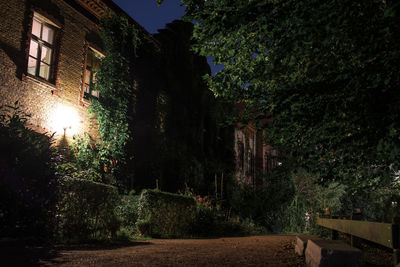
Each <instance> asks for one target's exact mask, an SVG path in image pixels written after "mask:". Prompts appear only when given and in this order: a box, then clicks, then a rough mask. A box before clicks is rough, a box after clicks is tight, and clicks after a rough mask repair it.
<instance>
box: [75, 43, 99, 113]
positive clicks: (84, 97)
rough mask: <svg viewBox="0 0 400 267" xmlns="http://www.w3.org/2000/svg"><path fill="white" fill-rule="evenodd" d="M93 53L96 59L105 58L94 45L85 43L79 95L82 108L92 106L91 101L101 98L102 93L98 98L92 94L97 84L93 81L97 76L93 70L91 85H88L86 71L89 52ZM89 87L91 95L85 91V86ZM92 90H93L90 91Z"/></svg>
mask: <svg viewBox="0 0 400 267" xmlns="http://www.w3.org/2000/svg"><path fill="white" fill-rule="evenodd" d="M90 51H91V52H92V53H93V54H94V56H95V57H96V55H97V56H98V57H99V58H104V57H105V55H104V54H103V53H102V52H100V51H99V49H96V48H95V46H94V45H91V44H90V43H89V42H87V41H86V42H85V45H84V62H83V66H82V79H81V92H80V94H79V99H80V104H81V105H82V106H88V105H90V100H91V99H99V98H100V93H98V97H96V96H94V95H93V94H92V93H91V92H92V91H94V90H93V86H94V84H95V82H94V81H93V76H95V75H94V74H95V73H96V72H93V70H90V72H91V73H90V78H89V84H88V83H86V71H87V68H88V64H87V63H88V57H89V52H90ZM86 85H89V93H87V92H86V90H85V86H86ZM90 88H91V89H90Z"/></svg>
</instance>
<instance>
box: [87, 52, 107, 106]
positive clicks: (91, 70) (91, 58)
mask: <svg viewBox="0 0 400 267" xmlns="http://www.w3.org/2000/svg"><path fill="white" fill-rule="evenodd" d="M101 57H102V56H101V55H100V54H99V53H97V52H96V51H94V50H93V49H91V48H89V49H88V52H87V57H86V67H85V74H84V77H83V92H84V96H83V97H84V98H85V99H90V98H91V97H96V98H99V92H98V91H96V90H94V84H95V83H96V73H97V71H98V70H99V68H100V58H101Z"/></svg>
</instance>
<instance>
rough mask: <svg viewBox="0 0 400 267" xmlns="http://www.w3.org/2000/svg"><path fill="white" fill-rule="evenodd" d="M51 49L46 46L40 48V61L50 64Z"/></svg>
mask: <svg viewBox="0 0 400 267" xmlns="http://www.w3.org/2000/svg"><path fill="white" fill-rule="evenodd" d="M51 51H52V50H51V49H50V48H48V47H46V46H42V55H41V61H43V62H45V63H47V64H50V62H51Z"/></svg>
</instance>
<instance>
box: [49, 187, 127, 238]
mask: <svg viewBox="0 0 400 267" xmlns="http://www.w3.org/2000/svg"><path fill="white" fill-rule="evenodd" d="M59 190H60V200H59V205H58V210H57V214H56V217H57V218H58V220H59V222H58V225H59V234H60V235H61V238H62V240H80V241H81V240H85V239H93V238H96V239H102V238H104V239H105V238H109V237H111V236H113V235H115V233H116V231H117V230H118V229H119V227H120V222H119V219H118V217H117V215H116V211H115V207H116V205H117V201H118V200H119V196H118V191H117V189H116V188H115V187H113V186H110V185H105V184H100V183H96V182H92V181H88V180H81V179H65V180H63V181H62V182H61V184H60V187H59Z"/></svg>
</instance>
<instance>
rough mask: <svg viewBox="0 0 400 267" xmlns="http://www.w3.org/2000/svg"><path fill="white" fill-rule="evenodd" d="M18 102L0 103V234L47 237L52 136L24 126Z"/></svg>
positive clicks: (52, 189)
mask: <svg viewBox="0 0 400 267" xmlns="http://www.w3.org/2000/svg"><path fill="white" fill-rule="evenodd" d="M28 118H29V115H27V114H26V113H25V112H24V111H23V107H22V106H21V105H20V104H19V103H18V102H16V103H14V105H12V106H3V107H0V225H1V227H0V236H3V237H4V236H6V237H16V238H31V237H34V238H35V239H39V240H41V241H43V240H49V239H51V238H52V234H53V231H54V227H55V221H54V210H55V203H56V190H55V188H56V185H57V183H56V180H55V178H54V176H53V173H54V168H53V164H52V163H53V161H54V160H55V158H56V154H55V151H54V149H53V148H52V146H51V144H52V143H53V139H52V136H48V135H45V134H39V133H37V132H35V131H33V130H31V129H29V128H28V127H27V120H28Z"/></svg>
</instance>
